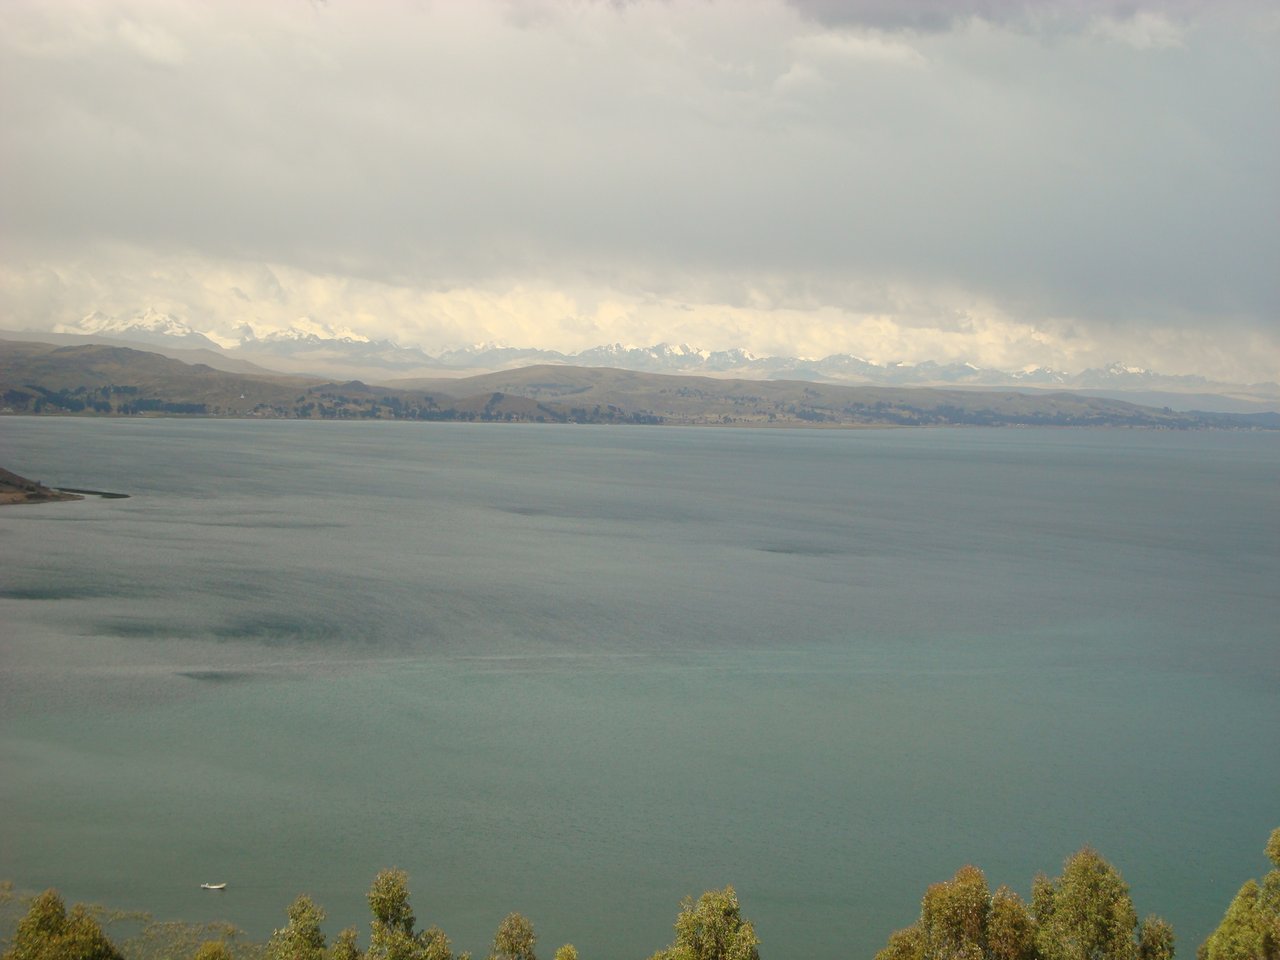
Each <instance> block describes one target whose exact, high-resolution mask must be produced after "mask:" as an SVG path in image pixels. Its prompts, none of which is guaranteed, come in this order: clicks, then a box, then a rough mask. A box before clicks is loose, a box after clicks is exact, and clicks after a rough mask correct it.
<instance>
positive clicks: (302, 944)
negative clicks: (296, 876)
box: [267, 893, 325, 960]
mask: <svg viewBox="0 0 1280 960" xmlns="http://www.w3.org/2000/svg"><path fill="white" fill-rule="evenodd" d="M323 922H324V911H323V910H321V909H320V908H319V907H318V906H316V904H315V901H314V900H312V899H311V898H310V897H308V896H307V895H306V894H305V893H304V894H301V895H300V896H299V897H298V898H297V899H296V900H294V901H293V903H291V904H289V923H288V925H287V926H284V927H282V928H281V929H279V930H277V931H276V932H275V933H273V934H271V939H270V940H269V941H267V960H324V955H325V949H324V932H323V931H322V930H321V929H320V924H322V923H323Z"/></svg>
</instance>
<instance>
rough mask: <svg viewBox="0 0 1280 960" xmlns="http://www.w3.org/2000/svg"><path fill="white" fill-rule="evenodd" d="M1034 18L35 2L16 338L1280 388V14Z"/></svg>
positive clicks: (898, 9) (864, 10)
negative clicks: (635, 358)
mask: <svg viewBox="0 0 1280 960" xmlns="http://www.w3.org/2000/svg"><path fill="white" fill-rule="evenodd" d="M1015 6H1017V7H1018V9H1019V10H1020V11H1021V12H1020V13H1019V14H1018V16H1016V17H1015V16H1013V14H1009V15H1008V16H997V15H996V14H995V13H993V12H992V11H996V13H998V12H999V10H1002V9H1004V8H1003V7H1001V6H1000V5H998V4H992V3H989V2H986V0H975V2H974V3H973V4H970V5H968V6H963V7H959V8H956V7H954V6H953V5H949V4H942V3H940V2H936V0H921V2H920V3H917V4H914V5H912V4H907V5H905V6H904V5H901V4H886V3H883V2H881V0H867V2H865V3H861V4H857V3H855V4H826V3H820V2H817V0H814V2H811V3H809V2H806V3H803V4H800V5H799V6H792V5H789V4H787V3H785V2H783V0H743V2H741V3H730V2H727V0H720V2H703V0H630V2H625V3H603V2H574V0H563V2H557V0H546V2H543V3H541V4H539V5H538V6H536V7H534V6H530V5H526V4H516V5H511V4H508V3H505V2H502V0H475V2H473V3H467V4H461V3H429V4H418V3H412V2H409V0H388V2H385V3H378V4H358V3H354V2H337V0H335V2H332V3H328V4H323V5H315V6H312V5H308V4H305V3H297V4H289V3H270V4H249V3H227V4H203V5H196V4H166V3H148V2H141V0H99V2H74V0H67V2H66V3H59V4H48V3H43V2H36V0H11V2H9V3H7V4H4V5H0V97H2V98H3V106H4V109H5V117H6V122H5V124H3V125H2V126H0V165H2V166H3V168H4V170H5V176H4V177H3V178H0V225H2V226H0V230H3V242H4V245H5V249H6V253H7V254H8V256H7V257H6V262H7V265H6V268H5V282H4V288H3V289H0V304H3V307H4V309H5V311H6V316H7V317H9V318H11V319H10V320H8V321H5V324H6V325H9V326H12V325H18V324H20V325H45V326H50V325H52V323H54V322H66V321H67V320H68V319H71V320H74V319H75V318H76V316H77V315H79V314H78V313H77V311H79V312H81V313H87V312H90V311H91V310H93V309H103V310H104V311H107V312H131V311H137V310H141V309H145V308H146V307H147V306H151V305H156V306H159V305H161V304H163V303H172V304H175V305H177V306H178V307H180V308H181V312H183V313H184V314H185V315H187V316H189V317H190V318H191V319H192V320H193V322H195V321H199V323H202V324H204V325H206V326H209V327H211V328H212V327H216V328H218V329H220V330H223V331H233V330H234V329H235V328H236V327H237V326H238V325H239V324H240V323H243V322H250V323H258V324H262V325H264V326H270V325H273V324H274V325H279V326H284V325H287V324H289V323H291V322H292V321H293V320H295V319H296V318H297V317H300V316H308V317H311V318H312V319H314V320H315V321H316V322H324V323H329V324H332V325H345V326H346V327H349V328H351V329H353V330H358V331H360V332H363V333H367V334H369V335H371V336H391V337H393V338H397V339H401V340H404V341H405V342H418V343H421V344H423V345H424V346H426V347H428V348H432V349H439V348H441V347H445V346H452V345H458V344H461V343H469V342H473V341H476V340H483V339H501V340H506V341H507V342H511V343H519V344H528V345H545V346H554V347H559V348H562V349H577V348H580V347H583V346H591V345H594V344H595V343H598V342H601V341H605V340H615V339H622V340H628V341H632V342H644V343H652V342H656V341H658V340H667V341H680V340H688V341H689V342H692V343H696V344H698V345H701V346H706V347H709V348H719V347H724V346H744V347H747V348H749V349H752V350H753V351H755V352H758V353H766V352H768V353H806V354H816V353H821V352H824V351H826V352H832V351H842V352H843V351H848V352H855V353H858V352H861V353H873V352H874V353H876V354H877V355H881V356H886V357H892V356H895V355H897V356H900V357H903V358H915V359H928V358H929V357H930V356H932V357H934V358H937V359H948V358H954V359H963V360H970V361H971V362H975V363H980V362H982V363H985V362H991V361H992V359H993V358H996V359H999V360H1000V361H1001V362H1002V363H1012V364H1015V365H1019V364H1023V363H1032V362H1045V363H1051V364H1053V365H1058V366H1071V365H1072V364H1079V363H1085V362H1090V363H1091V362H1093V361H1094V359H1095V357H1096V358H1100V359H1102V360H1103V361H1105V360H1107V359H1114V357H1115V356H1121V355H1123V356H1125V357H1126V359H1131V360H1133V361H1134V362H1137V363H1139V364H1140V365H1143V366H1149V367H1159V366H1160V364H1161V362H1164V363H1166V364H1168V365H1171V366H1176V367H1177V368H1178V369H1183V370H1185V369H1187V368H1188V367H1193V366H1194V365H1195V363H1196V362H1199V361H1198V360H1197V358H1202V359H1203V361H1204V362H1205V363H1206V364H1208V363H1212V364H1214V365H1215V367H1216V368H1218V369H1225V368H1226V367H1227V366H1229V361H1228V360H1227V359H1226V358H1227V357H1228V356H1232V355H1234V356H1235V357H1236V359H1235V362H1236V363H1237V364H1238V365H1239V368H1240V371H1241V376H1246V375H1248V376H1251V377H1255V378H1259V379H1261V378H1268V379H1275V378H1278V377H1280V332H1278V331H1277V325H1276V317H1277V316H1278V315H1280V279H1277V274H1276V271H1275V270H1274V264H1275V263H1276V262H1277V261H1278V260H1280V226H1278V225H1277V221H1276V218H1275V217H1274V215H1273V212H1274V210H1276V209H1280V181H1277V179H1276V178H1275V177H1274V174H1273V171H1274V169H1276V168H1277V167H1280V128H1277V126H1276V125H1275V124H1274V123H1268V122H1267V121H1268V120H1269V118H1270V117H1271V115H1272V113H1273V112H1274V105H1273V104H1272V103H1271V100H1270V93H1269V91H1270V90H1273V89H1275V87H1276V85H1277V83H1280V66H1278V65H1277V60H1276V58H1275V56H1274V37H1275V34H1274V23H1275V19H1274V14H1273V12H1271V11H1270V10H1269V9H1268V8H1267V7H1266V5H1263V4H1260V3H1259V4H1250V3H1248V2H1245V0H1232V3H1231V4H1228V5H1226V6H1225V7H1223V6H1220V5H1214V6H1212V7H1207V6H1203V5H1202V6H1197V5H1196V4H1194V3H1179V4H1178V5H1177V6H1170V7H1167V8H1161V9H1160V10H1159V11H1158V12H1153V11H1152V10H1150V9H1149V10H1146V11H1145V12H1144V11H1142V10H1139V11H1138V12H1136V13H1134V14H1133V15H1132V16H1128V17H1118V16H1116V15H1115V14H1114V12H1112V11H1113V10H1114V8H1113V7H1112V6H1110V5H1106V4H1102V3H1100V2H1097V3H1094V2H1091V3H1089V4H1086V5H1085V6H1083V7H1081V8H1079V9H1080V10H1081V11H1083V12H1080V13H1075V14H1072V15H1071V17H1067V15H1066V14H1065V13H1061V11H1062V10H1065V9H1067V8H1066V7H1057V6H1055V5H1052V4H1045V3H1029V4H1025V5H1015ZM956 9H960V10H961V11H962V12H963V13H964V15H963V16H961V15H959V14H955V13H954V11H955V10H956ZM1070 9H1071V10H1075V9H1076V8H1075V7H1071V8H1070ZM815 10H817V11H818V14H819V15H820V18H821V19H820V20H815V19H813V18H811V17H807V16H806V14H807V13H812V12H813V11H815ZM975 11H977V12H976V13H975ZM984 11H985V12H984ZM851 12H852V13H851ZM855 14H856V15H855ZM859 17H861V20H859V19H858V18H859ZM1064 19H1070V20H1071V21H1072V22H1071V23H1069V24H1064V23H1063V22H1061V21H1063V20H1064ZM1037 23H1039V24H1041V25H1040V27H1039V28H1038V29H1032V28H1031V27H1032V26H1034V25H1035V24H1037ZM1090 24H1092V26H1090ZM1267 24H1271V27H1270V28H1269V31H1268V28H1267V26H1266V25H1267ZM1161 49H1163V50H1166V51H1171V52H1170V53H1168V55H1160V56H1153V55H1152V52H1153V51H1157V50H1161ZM264 265H268V266H264ZM1157 331H1162V332H1161V333H1160V335H1159V336H1157V335H1156V332H1157ZM1072 332H1074V334H1073V335H1069V334H1071V333H1072ZM1209 344H1219V345H1220V348H1215V349H1209V348H1208V347H1207V346H1206V345H1209ZM1108 352H1112V353H1113V356H1111V357H1107V356H1106V354H1107V353H1108ZM1268 370H1269V371H1270V372H1269V373H1268V372H1267V371H1268ZM1259 371H1261V372H1262V374H1263V376H1262V377H1256V374H1257V373H1258V372H1259Z"/></svg>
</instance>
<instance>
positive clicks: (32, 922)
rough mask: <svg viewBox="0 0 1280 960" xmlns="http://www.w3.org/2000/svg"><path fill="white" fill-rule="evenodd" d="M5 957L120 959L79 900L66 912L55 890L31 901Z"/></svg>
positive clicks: (6, 959) (15, 959) (10, 959)
mask: <svg viewBox="0 0 1280 960" xmlns="http://www.w3.org/2000/svg"><path fill="white" fill-rule="evenodd" d="M4 960H123V958H122V957H121V955H120V951H118V950H117V949H116V948H115V947H114V946H113V945H112V944H111V941H110V940H108V939H107V936H106V934H105V933H103V932H102V927H101V925H100V924H99V923H98V921H97V920H95V919H94V918H93V917H92V916H91V915H90V914H89V911H88V910H86V909H85V908H84V907H83V906H81V905H80V904H76V905H75V906H74V907H72V908H71V911H70V912H69V913H68V912H67V907H66V904H64V903H63V901H62V897H61V896H59V895H58V892H57V891H56V890H46V891H45V892H44V893H42V894H40V895H39V896H37V897H36V898H35V899H34V900H32V901H31V906H30V908H29V909H28V910H27V914H26V916H24V917H23V918H22V919H21V920H19V921H18V929H17V931H16V932H15V933H14V936H13V942H12V944H10V946H9V949H8V950H7V951H5V953H4Z"/></svg>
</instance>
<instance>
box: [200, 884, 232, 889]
mask: <svg viewBox="0 0 1280 960" xmlns="http://www.w3.org/2000/svg"><path fill="white" fill-rule="evenodd" d="M200 889H201V890H225V889H227V885H226V884H225V883H202V884H200Z"/></svg>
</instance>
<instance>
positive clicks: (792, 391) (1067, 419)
mask: <svg viewBox="0 0 1280 960" xmlns="http://www.w3.org/2000/svg"><path fill="white" fill-rule="evenodd" d="M0 411H3V412H8V413H43V414H51V413H53V414H69V413H71V414H103V415H156V414H164V415H195V416H239V417H244V416H256V417H290V418H310V419H350V418H363V419H410V420H503V421H556V422H575V423H666V424H735V425H755V426H767V425H775V426H817V425H825V426H875V425H923V424H938V425H941V424H976V425H1027V424H1036V425H1101V424H1106V425H1122V426H1147V427H1175V428H1187V427H1204V426H1243V425H1246V424H1245V422H1244V421H1243V420H1240V419H1237V418H1233V417H1232V416H1230V415H1225V414H1224V415H1202V414H1179V413H1174V412H1173V411H1171V410H1169V409H1168V408H1165V409H1155V408H1152V407H1143V406H1139V405H1137V404H1133V403H1126V402H1124V401H1120V400H1111V399H1105V398H1100V397H1087V396H1082V395H1079V394H1072V393H1054V394H1046V393H1030V394H1028V393H1013V392H1007V391H986V392H983V391H974V390H939V389H930V388H893V387H855V386H843V385H831V384H818V383H811V382H807V381H789V380H727V379H719V378H710V377H695V376H673V375H665V374H651V373H636V372H632V371H627V370H613V369H607V368H601V367H569V366H546V365H544V366H534V367H526V368H523V369H520V370H511V371H504V372H500V373H489V374H483V375H480V376H475V377H466V378H461V379H431V380H413V381H399V382H394V383H391V384H386V385H370V384H366V383H362V382H360V381H358V380H353V381H349V382H346V383H333V382H327V381H322V380H317V379H314V378H306V377H293V376H285V375H267V374H257V375H246V374H236V373H228V372H226V371H221V370H215V369H213V368H212V367H209V366H206V365H204V364H187V363H183V362H181V361H178V360H174V359H170V358H167V357H163V356H160V355H159V354H155V353H149V352H146V351H142V350H134V349H131V348H127V347H117V346H103V345H78V346H54V345H50V344H47V343H23V342H15V341H5V340H0Z"/></svg>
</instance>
